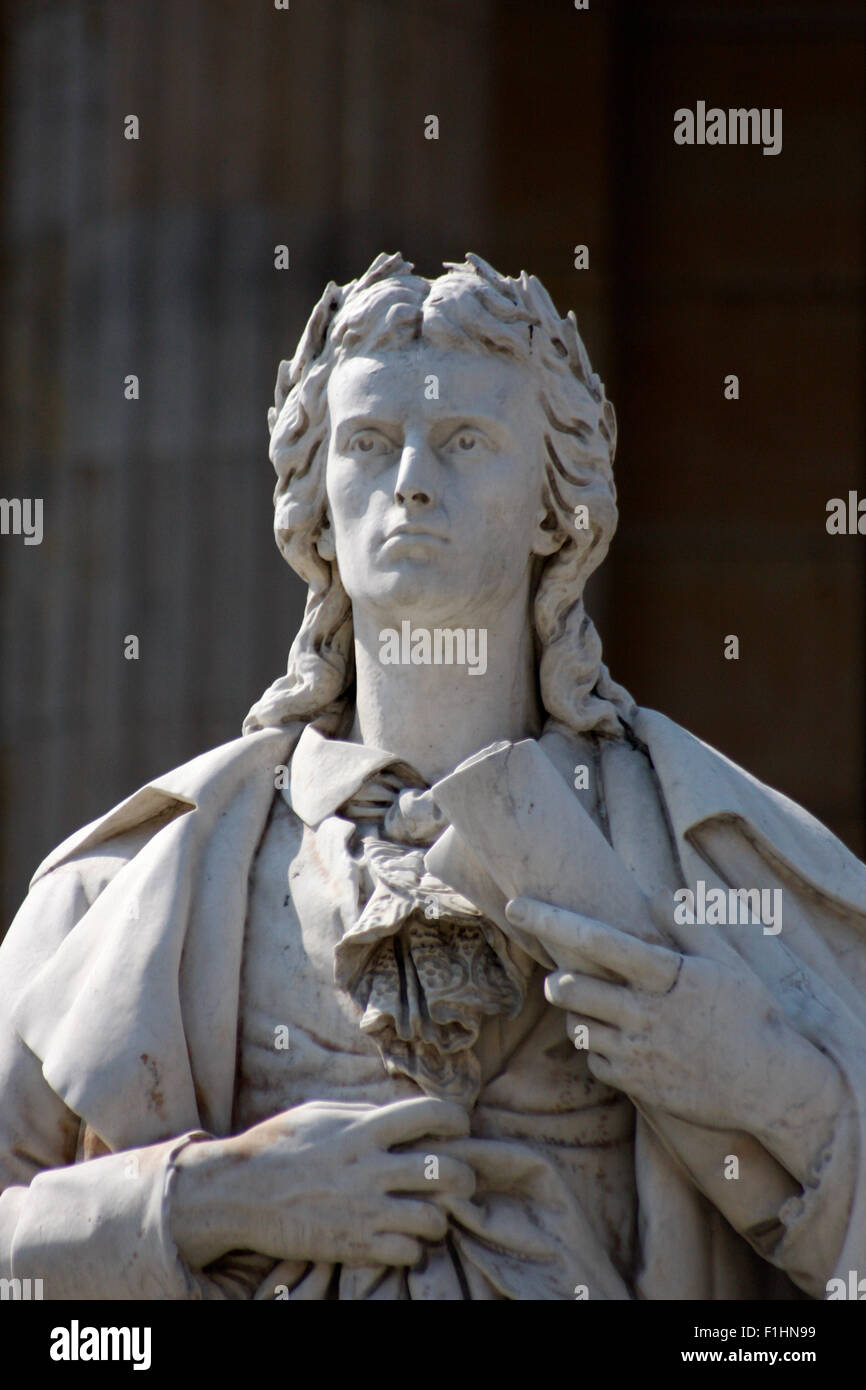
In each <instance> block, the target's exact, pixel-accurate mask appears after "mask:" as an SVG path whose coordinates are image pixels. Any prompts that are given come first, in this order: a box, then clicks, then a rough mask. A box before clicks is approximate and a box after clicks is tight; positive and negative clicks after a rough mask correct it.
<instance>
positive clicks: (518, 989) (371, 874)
mask: <svg viewBox="0 0 866 1390" xmlns="http://www.w3.org/2000/svg"><path fill="white" fill-rule="evenodd" d="M338 814H340V815H341V816H343V817H345V818H346V819H348V820H351V821H353V822H354V823H355V827H356V830H355V837H354V839H353V842H352V848H353V850H354V852H355V853H356V855H357V857H358V860H359V863H360V870H361V874H360V877H361V904H362V905H363V906H362V910H361V913H360V916H359V917H358V919H357V921H356V922H355V923H354V925H353V926H352V927H351V928H350V929H349V930H348V931H346V932H345V934H344V936H343V938H342V940H341V941H339V942H338V944H337V946H336V948H335V953H334V974H335V980H336V983H337V984H338V986H340V987H341V988H343V989H345V990H347V991H348V993H349V994H350V995H351V997H352V999H353V1000H354V1001H355V1003H356V1004H357V1006H358V1007H359V1009H360V1010H361V1013H362V1016H361V1022H360V1027H361V1031H362V1032H364V1033H366V1034H367V1035H368V1036H369V1037H371V1038H373V1040H374V1041H375V1043H376V1046H377V1047H378V1049H379V1051H380V1053H381V1055H382V1060H383V1062H384V1064H385V1067H386V1069H387V1071H388V1072H389V1074H391V1075H396V1074H400V1073H402V1074H404V1075H406V1076H410V1077H411V1078H412V1080H413V1081H415V1082H416V1083H417V1084H418V1085H419V1086H420V1087H421V1089H422V1090H423V1091H424V1092H425V1093H426V1094H427V1095H429V1096H435V1097H437V1098H440V1099H448V1100H455V1101H458V1102H460V1103H461V1104H463V1105H465V1106H466V1107H467V1108H471V1107H472V1106H473V1105H474V1104H475V1101H476V1099H477V1097H478V1092H479V1090H480V1085H481V1068H480V1064H479V1062H478V1059H477V1057H476V1056H475V1053H474V1051H473V1049H474V1047H475V1043H476V1042H477V1040H478V1035H479V1032H480V1030H481V1026H482V1024H483V1022H484V1020H485V1019H486V1018H490V1017H492V1016H495V1015H502V1016H504V1017H505V1018H509V1019H512V1018H515V1017H516V1016H517V1015H518V1014H519V1013H520V1011H521V1009H522V1008H523V1004H524V1000H525V997H526V986H527V983H528V980H529V976H530V975H531V973H532V970H533V962H532V960H531V959H530V958H529V957H528V956H527V955H525V953H524V952H523V951H521V950H520V949H519V948H518V947H516V946H514V945H513V944H512V943H511V942H509V940H508V939H507V937H506V936H505V935H504V934H503V933H502V931H500V929H499V928H498V927H497V926H496V924H495V923H493V922H491V921H490V920H489V919H488V918H486V917H484V915H483V914H482V913H481V912H480V911H479V910H478V909H477V908H476V907H474V906H473V904H472V903H471V902H469V901H468V900H467V899H466V898H464V897H461V895H460V894H459V893H456V892H454V891H453V890H452V889H451V888H449V887H448V886H447V884H445V883H442V882H441V881H440V880H439V879H437V878H435V877H433V876H432V875H431V874H429V873H427V871H426V869H425V867H424V853H425V851H426V849H427V848H428V847H429V846H430V845H431V844H433V842H434V841H435V840H436V839H437V838H438V837H439V835H440V834H441V833H442V832H443V831H444V830H445V828H446V824H447V822H446V821H445V819H444V817H443V816H442V814H441V813H440V811H439V810H438V808H437V807H436V805H435V803H434V802H433V799H432V796H431V794H430V791H429V789H427V788H426V787H424V785H423V783H421V782H420V779H419V778H418V777H417V774H415V773H414V772H413V771H412V769H411V768H408V767H407V766H406V765H405V764H392V765H391V766H390V767H389V768H388V769H386V770H381V771H378V772H376V773H374V774H373V775H372V776H371V777H369V778H367V780H366V781H365V782H364V783H363V784H362V786H361V787H360V788H359V789H358V790H357V791H356V792H355V793H354V794H353V795H352V796H351V797H350V799H349V800H348V801H347V802H345V803H344V804H343V806H342V807H341V808H340V810H339V812H338Z"/></svg>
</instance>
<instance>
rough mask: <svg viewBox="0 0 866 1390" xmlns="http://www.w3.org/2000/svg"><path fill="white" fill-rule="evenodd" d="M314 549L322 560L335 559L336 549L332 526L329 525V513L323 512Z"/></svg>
mask: <svg viewBox="0 0 866 1390" xmlns="http://www.w3.org/2000/svg"><path fill="white" fill-rule="evenodd" d="M316 550H317V551H318V552H319V555H320V556H321V558H322V559H323V560H329V561H330V560H336V558H337V549H336V546H335V545H334V528H333V526H332V525H331V514H330V512H327V511H326V512H325V519H324V521H323V522H322V529H321V531H320V532H319V534H318V536H317V537H316Z"/></svg>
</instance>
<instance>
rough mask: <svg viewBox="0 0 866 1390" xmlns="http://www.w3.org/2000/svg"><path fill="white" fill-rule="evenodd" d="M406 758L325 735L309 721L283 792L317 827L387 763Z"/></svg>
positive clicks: (296, 809)
mask: <svg viewBox="0 0 866 1390" xmlns="http://www.w3.org/2000/svg"><path fill="white" fill-rule="evenodd" d="M392 764H399V766H400V767H405V766H406V764H405V762H404V761H403V760H402V759H400V758H397V757H395V755H394V754H393V753H388V752H386V751H385V750H384V749H383V748H370V747H368V746H367V745H366V744H363V743H348V742H345V741H344V740H342V739H337V738H326V737H325V736H324V734H322V733H321V732H320V730H319V729H317V728H316V727H315V725H314V724H307V726H306V727H305V729H304V732H303V733H302V734H301V737H300V738H299V739H298V742H297V746H296V748H295V752H294V755H293V757H292V762H291V768H290V771H289V786H288V788H285V789H283V796H284V797H285V799H286V801H288V803H289V805H290V806H291V808H292V810H293V811H294V812H295V814H296V815H298V816H300V818H301V820H302V821H304V822H305V824H307V825H309V826H311V827H315V826H317V825H318V824H319V822H320V821H323V820H324V819H325V817H326V816H332V815H333V814H334V812H335V811H336V810H337V809H338V808H339V807H340V806H342V805H343V803H344V802H346V801H348V800H349V798H350V797H351V796H354V794H355V792H356V791H357V790H358V788H359V787H361V786H362V785H363V783H364V782H366V780H367V778H368V777H371V776H372V775H373V773H375V772H381V771H382V769H383V768H384V767H388V766H390V765H392Z"/></svg>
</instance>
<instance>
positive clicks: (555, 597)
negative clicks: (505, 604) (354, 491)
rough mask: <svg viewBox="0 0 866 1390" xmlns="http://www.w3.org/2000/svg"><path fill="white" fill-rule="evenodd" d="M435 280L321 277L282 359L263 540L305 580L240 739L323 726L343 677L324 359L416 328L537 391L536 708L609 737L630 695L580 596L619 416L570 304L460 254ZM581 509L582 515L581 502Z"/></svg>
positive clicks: (345, 687)
mask: <svg viewBox="0 0 866 1390" xmlns="http://www.w3.org/2000/svg"><path fill="white" fill-rule="evenodd" d="M445 270H446V273H445V274H444V275H441V276H439V277H438V278H437V279H435V280H425V279H422V278H420V277H419V276H416V275H414V274H413V273H412V272H413V266H412V265H411V264H410V263H409V262H407V261H404V260H403V258H402V256H399V255H393V256H388V255H385V254H382V255H379V256H377V257H376V259H375V260H374V262H373V264H372V265H371V266H370V268H369V270H367V272H366V273H365V274H364V275H362V276H361V278H360V279H358V280H353V281H351V282H350V283H349V284H347V285H343V286H337V285H335V284H333V283H331V284H329V285H328V287H327V289H326V290H325V293H324V294H323V295H322V298H321V299H320V300H319V302H318V304H317V305H316V307H315V309H314V310H313V313H312V315H311V317H310V320H309V322H308V323H307V326H306V328H305V330H304V333H303V335H302V337H301V340H300V342H299V344H298V348H297V351H296V352H295V355H294V357H293V358H292V361H291V363H289V362H281V363H280V367H279V372H278V374H277V384H276V390H275V394H274V402H275V404H274V406H273V407H272V408H271V409H270V410H269V411H268V425H269V427H270V431H271V446H270V458H271V462H272V463H273V465H274V468H275V470H276V473H277V480H278V481H277V486H276V490H275V492H274V534H275V536H276V541H277V545H278V547H279V549H280V552H281V554H282V555H283V557H284V559H285V560H286V561H287V562H288V563H289V564H290V565H291V567H292V568H293V569H294V570H295V571H296V573H297V574H299V575H300V576H301V578H302V579H304V580H305V581H306V583H307V585H308V594H307V603H306V609H305V612H304V619H303V622H302V624H301V627H300V630H299V632H298V634H297V637H296V638H295V640H294V642H293V644H292V648H291V651H290V653H289V662H288V670H287V672H286V675H285V676H281V677H280V678H279V679H278V680H276V681H274V683H273V685H271V686H269V688H268V689H267V690H266V691H265V693H264V695H263V696H262V698H261V699H260V700H259V701H257V703H256V704H255V705H253V707H252V709H251V710H250V712H249V714H248V715H247V717H246V720H245V721H244V733H245V734H248V733H252V732H254V731H255V730H257V729H265V728H274V727H277V726H280V725H283V724H288V723H291V722H293V721H296V720H309V719H313V718H316V717H321V716H328V717H330V720H331V723H332V727H333V728H336V727H337V724H338V723H339V720H340V718H341V716H342V714H343V712H344V709H345V705H346V700H347V697H348V695H349V692H350V689H351V685H352V682H353V679H354V655H353V634H352V606H351V602H350V600H349V597H348V595H347V594H346V591H345V589H344V588H343V585H342V581H341V579H340V574H339V570H338V569H337V564H336V561H331V560H327V559H325V558H323V556H322V555H321V554H320V553H319V549H318V546H317V542H318V540H319V538H320V536H321V534H322V531H323V530H324V529H325V528H326V527H327V526H328V524H329V523H328V517H327V498H326V493H325V462H326V458H327V452H328V415H327V395H326V388H327V383H328V377H329V375H330V372H331V370H332V368H333V367H334V366H335V365H336V363H337V362H338V361H339V360H340V359H341V357H343V356H346V355H348V354H350V353H352V352H355V351H357V350H358V349H359V348H362V347H363V349H364V350H365V351H368V352H373V351H376V350H377V349H386V348H390V347H396V346H399V345H401V344H402V343H404V342H406V341H407V340H409V339H413V338H418V337H421V336H423V337H424V339H425V340H428V341H431V342H436V343H439V344H441V345H442V346H445V347H450V348H454V349H461V348H462V349H467V348H473V347H474V348H476V349H477V348H478V347H482V348H486V349H487V350H488V351H491V352H502V353H506V354H508V355H509V356H510V357H512V358H515V359H517V360H518V361H519V362H522V363H525V364H526V365H527V366H528V367H529V368H530V369H531V370H532V371H534V372H535V373H536V376H537V380H538V385H539V396H538V400H539V409H540V423H541V437H540V441H539V443H540V445H541V447H542V448H543V450H544V484H543V501H544V505H545V506H546V507H547V518H546V520H545V522H544V523H543V525H544V526H545V529H548V530H551V531H554V532H555V533H556V534H557V536H559V537H561V544H560V546H559V548H558V550H556V552H555V553H554V554H552V555H551V556H550V557H549V558H547V559H545V560H544V561H543V563H540V564H539V566H538V569H537V577H536V587H535V594H534V606H533V616H534V627H535V637H536V647H537V651H538V653H539V665H538V679H539V688H540V693H541V699H542V703H543V705H544V708H545V710H546V711H547V714H548V716H549V718H550V721H551V722H552V723H553V724H554V725H557V724H559V725H562V726H564V727H565V728H566V729H568V730H571V731H572V732H575V733H581V732H587V731H589V730H594V731H595V732H597V733H601V734H606V735H609V736H613V737H617V736H621V735H622V733H623V726H624V725H625V724H628V723H630V721H631V717H632V714H633V711H634V702H633V701H632V699H631V696H630V695H629V694H628V692H627V691H626V690H624V689H623V688H622V686H619V685H617V684H616V683H615V682H614V681H613V680H612V679H611V677H610V675H609V674H608V671H607V667H606V666H605V665H604V663H603V662H602V660H601V641H600V638H599V636H598V633H597V632H596V629H595V626H594V625H593V623H592V620H591V619H590V617H589V615H588V614H587V612H586V610H585V608H584V604H583V589H584V585H585V584H586V581H587V579H588V578H589V576H590V574H591V573H592V571H593V570H594V569H596V568H597V566H598V565H599V564H600V563H601V561H602V560H603V559H604V557H605V555H606V553H607V549H608V546H609V544H610V541H611V538H612V536H613V533H614V531H615V529H616V523H617V509H616V490H615V487H614V482H613V471H612V464H613V458H614V453H615V450H616V417H615V415H614V411H613V406H612V405H611V404H610V402H609V401H608V400H607V399H606V397H605V393H604V387H603V385H602V383H601V381H600V380H599V378H598V376H596V374H595V373H594V372H593V370H592V367H591V366H590V362H589V358H588V356H587V353H586V349H585V347H584V345H583V342H582V341H581V338H580V334H579V333H578V331H577V320H576V319H575V316H574V313H573V312H571V311H570V312H569V314H568V316H567V317H566V318H560V316H559V315H558V314H557V312H556V309H555V307H554V305H553V302H552V300H551V298H550V296H549V295H548V293H547V291H546V290H545V288H544V286H543V285H542V284H541V283H540V281H539V280H537V279H536V278H535V276H534V275H526V273H525V272H523V271H522V272H521V274H520V276H519V278H518V279H516V280H514V279H511V278H509V277H507V276H503V275H500V274H499V273H498V272H497V271H495V270H494V269H493V267H492V266H490V265H488V264H487V263H486V261H484V260H482V259H481V257H480V256H474V255H472V254H469V255H468V256H467V258H466V261H465V262H464V263H463V264H462V265H458V264H456V263H453V262H446V263H445ZM583 507H585V508H586V511H585V512H582V511H579V510H578V509H581V508H583Z"/></svg>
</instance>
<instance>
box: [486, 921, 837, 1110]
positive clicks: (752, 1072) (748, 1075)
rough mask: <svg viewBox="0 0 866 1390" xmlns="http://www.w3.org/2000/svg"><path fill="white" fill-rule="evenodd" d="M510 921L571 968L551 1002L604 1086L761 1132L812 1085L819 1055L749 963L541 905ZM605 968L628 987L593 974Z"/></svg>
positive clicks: (551, 988) (553, 978)
mask: <svg viewBox="0 0 866 1390" xmlns="http://www.w3.org/2000/svg"><path fill="white" fill-rule="evenodd" d="M506 912H507V916H508V918H509V920H510V921H512V922H514V924H515V925H516V926H518V927H520V928H521V929H522V930H524V931H528V932H531V933H533V934H534V935H536V936H537V937H538V938H539V940H540V941H541V942H542V944H543V945H544V946H546V947H547V948H548V949H549V950H550V951H551V953H552V954H553V956H554V958H555V959H556V960H557V961H559V962H561V963H562V964H565V965H566V966H569V967H571V968H566V969H559V970H557V971H556V972H555V973H554V974H552V975H549V976H548V978H547V981H546V983H545V994H546V995H547V998H548V999H549V1000H550V1002H551V1003H552V1004H556V1005H558V1006H559V1007H560V1008H562V1009H566V1010H568V1012H569V1018H568V1021H567V1026H568V1032H569V1036H571V1037H572V1039H573V1040H575V1045H576V1046H580V1045H581V1042H582V1041H583V1040H584V1039H585V1040H586V1046H587V1051H588V1057H587V1064H588V1066H589V1069H590V1071H591V1072H592V1074H593V1075H594V1076H596V1077H598V1079H599V1080H600V1081H603V1082H605V1083H607V1084H608V1085H611V1086H614V1087H616V1088H617V1089H618V1090H621V1091H624V1092H625V1093H626V1094H628V1095H629V1096H631V1097H632V1098H633V1099H635V1100H637V1101H639V1102H643V1103H644V1104H646V1105H648V1106H653V1107H657V1108H658V1109H661V1110H664V1111H667V1112H668V1113H669V1114H671V1115H677V1116H679V1117H680V1118H682V1119H685V1120H691V1121H692V1122H694V1123H696V1124H704V1125H709V1126H712V1127H717V1128H727V1127H730V1128H733V1129H742V1130H747V1131H749V1132H751V1133H763V1132H765V1131H766V1129H767V1128H768V1127H772V1126H773V1124H774V1123H775V1122H776V1118H777V1113H778V1107H779V1104H780V1102H781V1103H782V1104H787V1102H788V1100H789V1099H790V1097H791V1095H792V1088H793V1094H794V1095H796V1094H797V1088H798V1085H799V1086H800V1087H802V1085H803V1081H802V1067H803V1057H804V1049H808V1052H809V1053H812V1054H815V1053H816V1049H814V1048H813V1047H812V1046H811V1044H810V1043H808V1042H807V1041H806V1039H804V1038H803V1037H801V1035H800V1034H798V1033H797V1032H796V1031H795V1030H794V1029H793V1028H792V1027H791V1026H790V1025H789V1024H788V1023H787V1021H786V1020H785V1018H784V1016H783V1015H782V1013H781V1012H780V1010H779V1009H778V1008H777V1006H776V1004H775V1002H774V1000H773V999H772V997H771V995H770V994H769V993H768V991H767V990H766V989H765V988H764V986H763V984H762V983H761V981H760V980H759V979H758V977H757V976H756V975H755V974H754V973H753V972H752V971H751V970H750V969H749V967H748V966H747V965H746V964H745V963H744V962H743V963H742V964H741V965H740V964H737V965H726V964H721V963H719V962H716V961H714V960H710V959H708V958H706V957H702V956H684V955H680V954H679V953H678V952H676V951H672V950H668V949H667V948H666V947H664V946H654V945H649V944H647V943H646V942H644V941H640V940H638V939H636V938H635V937H633V936H629V935H627V934H626V933H625V932H622V931H619V930H617V929H616V928H615V927H611V926H607V925H605V924H603V923H601V922H596V921H594V920H592V919H591V918H588V917H584V916H582V915H580V914H578V913H575V912H567V911H565V910H564V909H562V908H557V907H552V906H550V905H549V904H547V903H542V902H539V901H537V900H535V899H531V898H519V899H515V900H513V901H512V902H510V903H509V904H508V907H507V909H506ZM598 968H601V969H602V970H603V971H608V972H610V973H611V974H613V975H614V976H616V977H617V978H616V979H615V980H613V981H610V980H603V979H598V978H596V977H594V976H593V975H589V974H586V973H582V972H584V971H586V970H594V969H598ZM581 1026H583V1027H584V1028H585V1030H586V1032H585V1033H584V1032H580V1033H578V1034H577V1036H576V1035H575V1030H577V1029H580V1028H581ZM817 1055H818V1056H819V1057H820V1056H821V1054H817ZM821 1060H822V1061H825V1062H826V1059H824V1058H821ZM798 1069H800V1079H799V1081H798V1078H797V1071H798ZM808 1072H809V1069H808V1068H807V1074H808ZM806 1084H809V1083H806Z"/></svg>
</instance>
